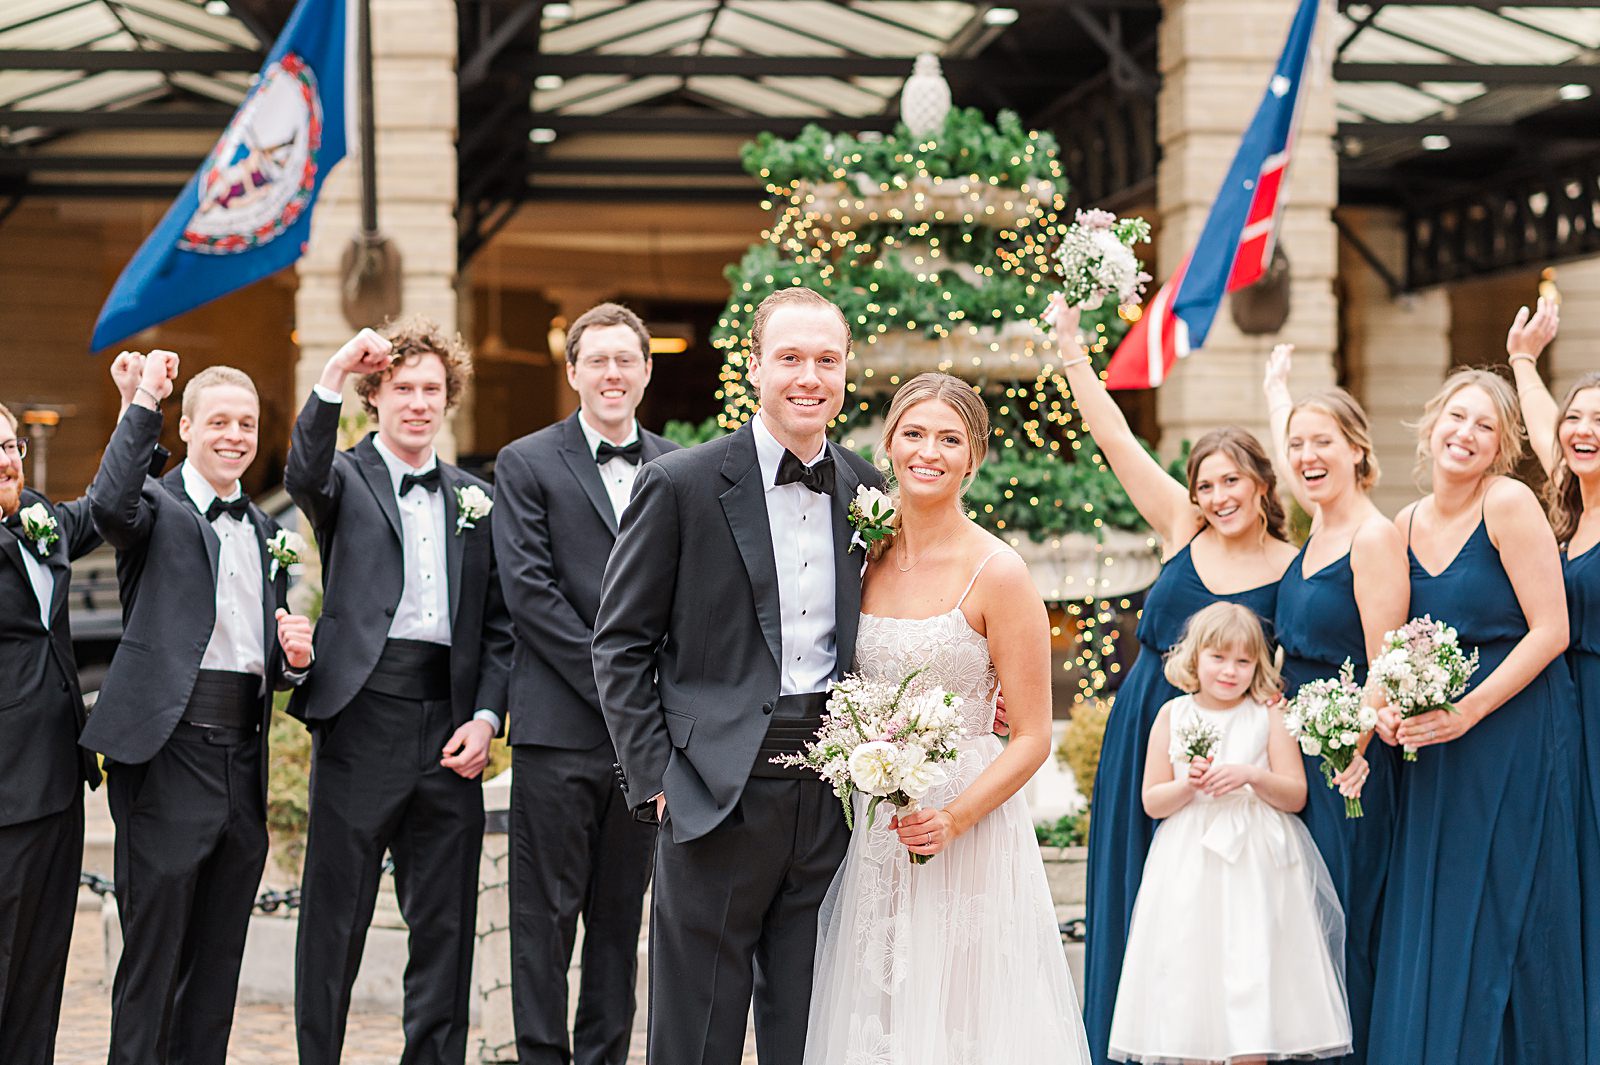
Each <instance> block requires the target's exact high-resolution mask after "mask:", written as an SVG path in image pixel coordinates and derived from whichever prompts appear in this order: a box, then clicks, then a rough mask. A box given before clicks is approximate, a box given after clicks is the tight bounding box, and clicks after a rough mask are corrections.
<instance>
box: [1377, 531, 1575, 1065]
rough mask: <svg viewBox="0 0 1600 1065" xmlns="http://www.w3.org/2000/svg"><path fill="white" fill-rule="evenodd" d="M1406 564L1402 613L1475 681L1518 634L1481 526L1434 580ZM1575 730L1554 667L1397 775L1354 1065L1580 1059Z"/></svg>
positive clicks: (1532, 1064)
mask: <svg viewBox="0 0 1600 1065" xmlns="http://www.w3.org/2000/svg"><path fill="white" fill-rule="evenodd" d="M1410 564H1411V614H1412V616H1413V617H1420V616H1422V615H1425V614H1426V615H1429V616H1431V617H1433V618H1434V619H1435V620H1439V621H1444V622H1447V623H1448V624H1450V625H1452V626H1454V627H1455V628H1456V630H1457V632H1458V634H1459V636H1460V639H1461V643H1462V646H1463V647H1464V648H1465V649H1467V650H1469V651H1470V650H1471V649H1472V648H1476V649H1477V651H1478V656H1479V658H1478V669H1477V672H1476V673H1474V674H1473V677H1472V682H1471V683H1472V684H1473V685H1477V684H1481V683H1482V682H1483V680H1484V678H1486V677H1488V676H1489V675H1490V674H1491V673H1493V672H1494V670H1495V667H1497V666H1498V665H1500V663H1501V662H1502V661H1504V659H1505V658H1506V656H1507V655H1508V654H1509V653H1510V651H1511V649H1512V648H1513V647H1514V646H1515V645H1516V643H1517V641H1518V640H1520V639H1521V638H1522V637H1523V636H1524V635H1526V634H1527V631H1528V627H1527V622H1526V620H1525V618H1524V615H1523V613H1522V609H1521V607H1520V605H1519V604H1518V602H1517V597H1516V592H1515V590H1514V589H1513V587H1512V584H1511V579H1510V577H1508V576H1507V575H1506V571H1505V567H1504V566H1503V564H1502V563H1501V560H1500V553H1499V551H1497V550H1496V548H1495V546H1494V543H1493V541H1492V540H1490V538H1489V531H1488V528H1487V526H1485V525H1484V524H1483V522H1482V521H1480V522H1479V524H1478V527H1477V528H1476V529H1475V530H1474V531H1473V533H1472V535H1471V536H1470V537H1468V539H1467V542H1466V543H1465V544H1464V545H1463V546H1462V548H1461V550H1460V552H1458V553H1457V555H1456V557H1455V558H1454V559H1453V560H1452V561H1451V562H1450V564H1449V565H1447V566H1446V567H1445V568H1444V569H1443V570H1441V571H1440V572H1438V573H1430V572H1428V571H1427V570H1426V569H1425V568H1423V566H1422V564H1421V563H1420V562H1419V561H1418V560H1417V556H1416V554H1415V553H1414V552H1413V553H1411V555H1410ZM1577 718H1578V715H1577V699H1576V694H1575V693H1574V691H1573V688H1572V680H1571V677H1570V675H1569V674H1568V672H1567V666H1566V663H1565V661H1563V660H1562V659H1559V658H1558V659H1557V660H1556V661H1554V662H1552V663H1551V664H1550V666H1548V667H1547V668H1546V669H1545V670H1544V671H1543V672H1541V673H1540V674H1539V675H1538V676H1536V677H1534V679H1533V680H1532V681H1531V682H1530V683H1529V684H1528V685H1527V687H1525V688H1523V689H1522V691H1520V692H1518V693H1517V694H1516V695H1514V696H1512V697H1511V698H1510V699H1508V700H1507V701H1506V702H1505V703H1504V704H1503V705H1501V706H1500V708H1499V709H1497V710H1495V711H1494V712H1493V713H1491V714H1489V715H1488V716H1487V717H1485V718H1484V719H1483V720H1482V721H1480V722H1479V723H1478V724H1477V725H1476V726H1475V727H1473V728H1472V730H1471V731H1469V732H1467V733H1466V734H1465V735H1463V736H1461V737H1459V738H1458V739H1456V740H1454V741H1452V742H1449V743H1441V744H1435V745H1430V746H1426V747H1423V748H1421V749H1420V750H1419V751H1418V752H1417V760H1416V761H1415V762H1406V763H1404V768H1403V772H1402V773H1401V785H1400V792H1399V796H1400V801H1399V812H1398V816H1397V817H1396V820H1395V832H1394V844H1393V847H1392V848H1391V850H1390V856H1389V877H1388V881H1387V886H1386V889H1385V893H1384V900H1383V926H1382V929H1381V931H1380V933H1379V939H1378V964H1377V972H1376V978H1375V983H1376V987H1375V990H1374V994H1373V1000H1372V1021H1371V1027H1370V1029H1369V1032H1368V1044H1367V1045H1368V1048H1369V1058H1370V1060H1372V1061H1374V1062H1384V1063H1388V1062H1404V1063H1406V1065H1560V1063H1564V1062H1578V1061H1583V1060H1585V1058H1584V1048H1583V1042H1584V1023H1585V1021H1584V1015H1583V1001H1582V961H1581V958H1580V948H1579V923H1580V918H1579V912H1580V910H1579V898H1578V868H1577V858H1576V855H1575V854H1574V850H1573V845H1572V840H1573V834H1574V832H1575V830H1576V827H1577V826H1576V810H1575V808H1574V796H1575V789H1576V783H1577V780H1576V778H1577V770H1578V752H1577V745H1578V739H1579V736H1578V719H1577Z"/></svg>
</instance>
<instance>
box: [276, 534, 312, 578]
mask: <svg viewBox="0 0 1600 1065" xmlns="http://www.w3.org/2000/svg"><path fill="white" fill-rule="evenodd" d="M305 549H306V539H305V537H303V536H301V535H300V534H299V533H297V532H290V531H289V530H288V529H279V530H278V531H277V532H275V533H273V535H272V539H270V540H268V541H267V554H269V555H271V556H272V564H271V565H270V566H268V567H267V580H269V581H273V580H277V579H278V570H279V569H287V568H288V567H290V566H292V565H294V564H295V563H296V562H299V561H300V553H301V552H302V551H304V550H305Z"/></svg>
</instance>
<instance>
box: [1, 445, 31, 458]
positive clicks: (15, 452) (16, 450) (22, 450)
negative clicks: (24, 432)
mask: <svg viewBox="0 0 1600 1065" xmlns="http://www.w3.org/2000/svg"><path fill="white" fill-rule="evenodd" d="M0 451H4V452H5V453H6V457H7V458H13V459H17V460H18V461H21V460H22V459H25V458H27V457H28V442H27V441H26V440H7V441H6V442H5V443H3V444H0Z"/></svg>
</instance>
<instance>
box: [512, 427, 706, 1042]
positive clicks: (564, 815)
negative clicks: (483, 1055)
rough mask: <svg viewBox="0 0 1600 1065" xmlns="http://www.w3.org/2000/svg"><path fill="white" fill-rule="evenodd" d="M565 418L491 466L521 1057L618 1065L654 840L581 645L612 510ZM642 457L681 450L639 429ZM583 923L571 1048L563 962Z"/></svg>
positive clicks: (589, 634)
mask: <svg viewBox="0 0 1600 1065" xmlns="http://www.w3.org/2000/svg"><path fill="white" fill-rule="evenodd" d="M578 419H579V415H578V414H576V413H574V414H573V415H571V416H570V417H568V418H566V419H565V420H564V421H561V422H558V423H556V424H555V425H552V426H549V427H547V428H544V429H541V430H539V431H538V432H536V433H533V434H531V435H529V436H525V437H522V438H521V439H520V440H516V441H514V442H513V443H511V444H509V445H508V446H507V447H506V448H505V449H504V450H503V451H501V452H500V457H499V458H498V459H497V460H496V462H495V502H496V505H497V506H498V507H499V511H498V512H497V514H496V516H495V526H494V531H495V556H496V559H497V560H498V564H499V567H500V581H501V585H502V587H503V588H504V590H505V599H506V604H507V606H508V607H509V609H510V611H511V617H512V621H513V622H514V624H515V628H516V637H517V639H516V652H515V656H514V658H513V667H512V674H511V677H512V681H511V705H510V711H511V719H510V722H509V726H508V728H509V733H508V734H509V736H510V740H511V743H512V745H513V746H512V766H513V774H512V778H511V833H510V835H511V922H512V923H511V965H512V970H511V988H512V1000H513V1014H514V1017H515V1020H516V1029H517V1051H518V1054H517V1056H518V1061H519V1062H520V1063H521V1065H565V1063H566V1062H567V1061H569V1060H570V1061H573V1062H576V1063H577V1065H622V1063H623V1062H624V1061H625V1060H626V1059H627V1056H628V1041H629V1035H630V1031H631V1029H632V1025H633V1013H634V979H635V974H636V968H637V958H638V942H639V924H640V918H641V910H642V906H643V902H644V892H645V888H646V886H647V885H648V884H649V881H650V852H651V847H652V845H653V844H654V842H655V833H654V832H653V831H652V830H651V829H650V828H649V827H648V826H646V825H642V824H639V823H638V822H637V821H636V820H634V818H633V816H632V813H631V811H630V810H629V809H628V806H627V803H626V801H625V799H624V797H623V795H622V794H621V792H620V791H619V790H618V788H617V781H616V777H615V775H614V772H613V763H615V761H616V756H615V754H614V752H613V750H612V747H611V737H610V735H609V734H608V733H607V732H606V725H605V719H604V718H603V717H602V716H601V714H600V696H599V691H598V689H597V688H596V687H595V680H594V664H593V658H592V656H591V653H590V646H591V644H592V642H593V639H594V619H595V613H596V611H597V610H598V609H599V607H600V584H601V581H602V579H603V578H604V576H605V569H606V560H607V558H609V556H610V554H611V545H612V544H613V543H614V542H615V540H616V534H617V519H616V513H615V510H614V509H613V507H612V503H611V497H610V496H609V495H608V494H607V491H606V486H605V484H604V482H603V481H602V479H601V474H600V470H599V467H598V466H597V465H596V462H595V456H594V453H593V451H591V450H590V447H589V441H588V439H587V438H586V437H585V436H584V433H583V429H582V428H581V427H580V425H579V421H578ZM639 443H640V450H641V455H640V457H641V460H642V461H643V462H649V461H650V460H652V459H655V458H657V457H658V456H660V455H663V454H666V453H667V452H669V451H675V450H677V445H676V444H674V443H672V442H671V441H669V440H667V439H665V438H664V437H660V436H657V435H656V434H654V433H649V432H644V431H641V432H640V434H639ZM580 914H581V915H582V917H583V927H584V938H583V960H582V985H581V988H580V991H579V996H578V1014H577V1019H576V1022H575V1024H574V1026H573V1032H572V1040H571V1044H572V1045H571V1049H570V1056H569V1049H568V1038H567V967H568V965H569V964H570V962H571V959H572V950H573V942H574V938H575V936H576V932H577V922H578V917H579V915H580Z"/></svg>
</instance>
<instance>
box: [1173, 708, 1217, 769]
mask: <svg viewBox="0 0 1600 1065" xmlns="http://www.w3.org/2000/svg"><path fill="white" fill-rule="evenodd" d="M1220 742H1222V730H1221V729H1219V728H1217V726H1215V725H1213V724H1212V723H1211V722H1209V721H1207V720H1206V719H1205V718H1202V717H1191V718H1189V719H1188V720H1187V721H1184V722H1181V723H1180V724H1179V725H1178V727H1177V728H1176V729H1174V730H1173V733H1172V744H1171V748H1170V750H1169V751H1168V752H1167V753H1168V755H1169V756H1171V757H1181V758H1186V759H1188V760H1189V761H1191V762H1192V761H1194V760H1195V759H1196V758H1210V757H1211V752H1212V751H1214V750H1216V748H1217V744H1218V743H1220Z"/></svg>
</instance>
